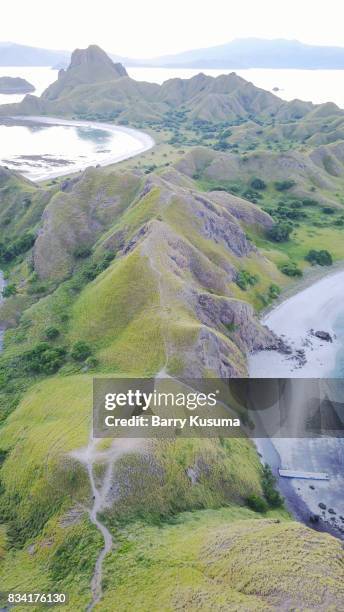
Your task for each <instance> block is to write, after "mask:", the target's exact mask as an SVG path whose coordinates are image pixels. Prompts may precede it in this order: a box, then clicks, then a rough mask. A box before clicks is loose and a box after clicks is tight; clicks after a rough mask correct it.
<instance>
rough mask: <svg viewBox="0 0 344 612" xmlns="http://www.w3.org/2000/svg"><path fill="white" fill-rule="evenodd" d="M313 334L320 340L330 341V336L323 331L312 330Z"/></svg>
mask: <svg viewBox="0 0 344 612" xmlns="http://www.w3.org/2000/svg"><path fill="white" fill-rule="evenodd" d="M314 336H316V337H317V338H320V340H325V341H326V342H332V336H331V335H330V334H329V333H328V332H325V331H316V332H314Z"/></svg>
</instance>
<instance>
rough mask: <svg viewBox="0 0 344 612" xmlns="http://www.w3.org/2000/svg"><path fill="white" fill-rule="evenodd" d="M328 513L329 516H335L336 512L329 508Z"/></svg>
mask: <svg viewBox="0 0 344 612" xmlns="http://www.w3.org/2000/svg"><path fill="white" fill-rule="evenodd" d="M328 513H329V514H337V512H336V511H335V510H333V508H329V509H328Z"/></svg>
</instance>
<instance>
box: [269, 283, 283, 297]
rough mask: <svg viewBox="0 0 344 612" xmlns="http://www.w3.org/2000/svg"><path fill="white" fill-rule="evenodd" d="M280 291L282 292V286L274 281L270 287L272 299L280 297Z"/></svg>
mask: <svg viewBox="0 0 344 612" xmlns="http://www.w3.org/2000/svg"><path fill="white" fill-rule="evenodd" d="M280 293H281V288H280V287H279V286H278V285H276V284H275V283H272V284H271V285H270V287H269V298H270V299H272V300H275V299H276V298H278V296H279V294H280Z"/></svg>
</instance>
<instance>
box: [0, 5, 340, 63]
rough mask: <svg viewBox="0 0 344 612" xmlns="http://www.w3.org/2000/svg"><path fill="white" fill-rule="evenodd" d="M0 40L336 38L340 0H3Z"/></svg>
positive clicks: (135, 45)
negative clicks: (249, 37) (321, 0)
mask: <svg viewBox="0 0 344 612" xmlns="http://www.w3.org/2000/svg"><path fill="white" fill-rule="evenodd" d="M1 4H2V6H1V22H0V41H12V42H18V43H22V44H28V45H32V46H39V47H47V48H54V49H69V50H72V49H74V48H76V47H86V46H88V45H89V44H91V43H96V44H98V45H100V46H101V47H103V48H104V49H105V50H106V51H108V52H112V53H117V54H118V55H125V56H130V57H152V56H155V55H162V54H165V53H176V52H178V51H184V50H187V49H194V48H198V47H209V46H212V45H217V44H222V43H224V42H228V41H229V40H232V39H233V38H244V37H248V36H256V37H259V38H289V39H291V38H296V39H298V40H301V41H303V42H307V43H312V44H321V45H331V44H332V45H340V46H344V27H343V18H344V2H343V0H326V1H325V2H320V0H283V2H282V0H211V1H209V0H168V1H167V0H117V1H113V0H92V1H90V0H57V1H52V0H17V1H15V0H3V1H2V3H1Z"/></svg>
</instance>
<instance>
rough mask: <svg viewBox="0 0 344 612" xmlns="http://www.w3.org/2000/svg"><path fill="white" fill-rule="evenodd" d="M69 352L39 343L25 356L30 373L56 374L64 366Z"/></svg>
mask: <svg viewBox="0 0 344 612" xmlns="http://www.w3.org/2000/svg"><path fill="white" fill-rule="evenodd" d="M66 354H67V351H66V349H64V348H62V347H56V348H51V346H50V345H49V344H48V343H47V342H39V343H38V344H37V345H36V346H35V347H34V348H33V349H31V350H29V351H27V352H26V353H24V355H23V360H24V366H25V369H26V370H27V371H28V372H33V373H36V374H54V373H55V372H57V370H58V369H59V368H60V367H61V366H62V365H63V363H64V361H65V358H66Z"/></svg>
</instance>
